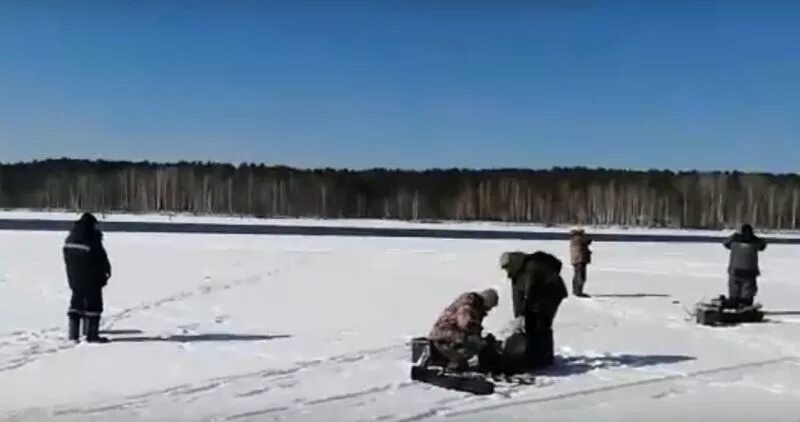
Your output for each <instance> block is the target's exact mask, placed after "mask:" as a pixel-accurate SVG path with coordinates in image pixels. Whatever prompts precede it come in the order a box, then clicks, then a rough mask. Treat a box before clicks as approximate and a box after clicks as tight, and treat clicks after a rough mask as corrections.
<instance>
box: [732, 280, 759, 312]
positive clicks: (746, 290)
mask: <svg viewBox="0 0 800 422" xmlns="http://www.w3.org/2000/svg"><path fill="white" fill-rule="evenodd" d="M756 293H758V285H757V284H756V277H742V276H736V275H731V276H729V277H728V299H729V300H730V303H731V305H733V306H734V307H737V306H740V305H741V306H752V305H753V300H754V299H755V297H756Z"/></svg>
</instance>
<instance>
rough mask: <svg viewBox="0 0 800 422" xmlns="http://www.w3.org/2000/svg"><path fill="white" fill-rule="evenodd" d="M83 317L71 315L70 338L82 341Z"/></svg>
mask: <svg viewBox="0 0 800 422" xmlns="http://www.w3.org/2000/svg"><path fill="white" fill-rule="evenodd" d="M80 325H81V318H80V317H79V316H77V315H69V335H68V337H69V340H70V341H80V331H81V329H80Z"/></svg>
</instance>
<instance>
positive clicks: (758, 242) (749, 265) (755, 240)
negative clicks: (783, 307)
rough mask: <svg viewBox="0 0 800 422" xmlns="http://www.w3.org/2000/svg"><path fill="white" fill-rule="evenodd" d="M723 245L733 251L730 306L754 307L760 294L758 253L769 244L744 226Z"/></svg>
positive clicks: (729, 279) (729, 277)
mask: <svg viewBox="0 0 800 422" xmlns="http://www.w3.org/2000/svg"><path fill="white" fill-rule="evenodd" d="M723 244H724V246H725V248H727V249H729V250H730V251H731V252H730V258H729V262H728V306H730V307H732V308H741V307H748V306H753V300H754V299H755V296H756V293H757V292H758V286H757V285H756V279H757V278H758V276H759V275H761V270H760V269H759V266H758V253H759V252H762V251H763V250H764V249H766V248H767V243H766V242H765V241H764V240H763V239H761V238H760V237H758V236H756V235H755V234H754V233H753V227H752V226H750V225H749V224H743V225H742V228H741V230H740V231H739V233H734V234H733V235H731V237H729V238H728V239H726V240H725V242H724V243H723Z"/></svg>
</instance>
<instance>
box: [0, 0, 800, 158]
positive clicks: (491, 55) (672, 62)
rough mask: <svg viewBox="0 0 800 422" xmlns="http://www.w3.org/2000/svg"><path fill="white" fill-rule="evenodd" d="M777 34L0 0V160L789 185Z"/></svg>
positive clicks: (366, 9)
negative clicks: (779, 176)
mask: <svg viewBox="0 0 800 422" xmlns="http://www.w3.org/2000/svg"><path fill="white" fill-rule="evenodd" d="M456 4H460V5H461V6H453V5H456ZM798 22H800V3H798V2H793V1H769V0H767V1H756V0H753V1H749V2H744V1H736V0H727V1H707V0H703V1H686V2H681V1H663V2H647V1H631V2H613V1H603V2H600V1H597V2H593V1H588V0H560V1H557V0H539V1H537V0H530V1H527V2H525V1H522V0H513V1H512V0H496V1H489V0H463V1H461V2H456V1H448V0H432V1H429V2H424V1H417V0H411V1H403V2H400V1H395V2H392V1H381V0H374V1H367V0H363V1H356V0H350V1H341V2H337V1H335V0H329V1H322V0H319V1H309V0H295V1H289V0H287V1H285V2H270V1H235V0H226V1H200V0H197V1H168V0H160V1H134V0H126V1H120V0H115V1H96V2H87V1H67V0H62V1H55V0H50V1H48V0H5V1H2V2H0V161H3V162H8V161H17V160H29V159H34V158H46V157H60V156H70V157H84V158H100V157H102V158H109V159H150V160H159V161H162V160H178V159H201V160H215V161H231V162H240V161H257V162H265V163H269V164H288V165H295V166H301V167H317V166H333V167H352V168H366V167H373V166H389V167H403V168H425V167H452V166H458V167H480V168H486V167H537V168H541V167H544V168H548V167H551V166H572V165H585V166H592V167H594V166H606V167H624V168H651V167H655V168H672V169H688V168H698V169H734V168H737V169H742V170H751V169H760V170H769V171H800V154H799V153H798V151H800V24H798Z"/></svg>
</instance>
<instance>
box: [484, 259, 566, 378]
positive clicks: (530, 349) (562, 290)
mask: <svg viewBox="0 0 800 422" xmlns="http://www.w3.org/2000/svg"><path fill="white" fill-rule="evenodd" d="M520 259H521V258H520V255H519V254H518V253H514V252H510V253H504V254H503V255H502V256H501V257H500V267H501V268H503V269H504V270H505V271H506V273H507V275H508V277H509V278H510V279H511V280H512V284H513V285H514V287H515V290H516V289H521V290H522V291H523V293H524V294H523V295H522V297H521V299H520V300H521V301H522V304H521V305H520V306H519V307H520V308H521V309H522V311H523V312H524V321H525V337H526V346H525V354H526V360H527V364H528V367H529V368H541V367H545V366H549V365H551V364H552V363H553V360H554V358H555V350H554V349H555V344H554V339H553V321H554V319H555V317H556V313H557V312H558V308H559V306H560V305H561V302H562V301H563V300H564V299H565V298H566V297H567V296H568V295H569V293H568V291H567V286H566V285H565V284H564V280H563V279H562V278H561V267H562V263H561V260H559V259H558V258H556V257H555V256H553V255H551V254H549V253H546V252H542V251H538V252H535V253H532V254H525V255H523V257H522V262H519V260H520Z"/></svg>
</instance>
